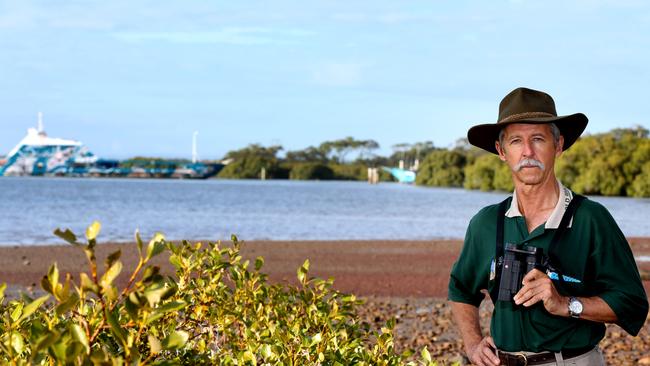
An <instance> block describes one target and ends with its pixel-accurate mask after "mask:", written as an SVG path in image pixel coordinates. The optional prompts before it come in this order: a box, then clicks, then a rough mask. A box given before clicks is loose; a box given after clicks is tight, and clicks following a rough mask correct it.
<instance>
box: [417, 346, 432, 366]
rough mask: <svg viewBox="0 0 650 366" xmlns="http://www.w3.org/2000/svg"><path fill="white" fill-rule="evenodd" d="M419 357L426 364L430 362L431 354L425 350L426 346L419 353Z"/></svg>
mask: <svg viewBox="0 0 650 366" xmlns="http://www.w3.org/2000/svg"><path fill="white" fill-rule="evenodd" d="M420 355H421V356H422V359H424V360H425V361H426V362H427V363H430V362H431V354H430V353H429V350H428V349H427V347H426V346H424V348H422V352H421V353H420Z"/></svg>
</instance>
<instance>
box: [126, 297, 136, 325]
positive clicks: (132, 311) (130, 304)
mask: <svg viewBox="0 0 650 366" xmlns="http://www.w3.org/2000/svg"><path fill="white" fill-rule="evenodd" d="M132 296H133V297H134V298H135V299H137V297H136V295H135V294H134V293H131V294H130V295H129V296H128V297H127V298H126V299H124V308H125V309H126V312H127V313H128V314H129V316H130V317H131V320H133V321H134V322H137V321H138V310H139V305H138V303H135V302H134V301H133V300H132V299H131V297H132Z"/></svg>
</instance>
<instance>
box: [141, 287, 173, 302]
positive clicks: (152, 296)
mask: <svg viewBox="0 0 650 366" xmlns="http://www.w3.org/2000/svg"><path fill="white" fill-rule="evenodd" d="M170 291H173V289H172V288H171V287H170V286H167V285H165V284H164V283H162V282H158V283H155V284H153V285H152V286H151V287H149V288H148V289H146V290H145V291H144V293H143V295H144V297H145V298H146V299H147V302H148V303H149V306H151V307H154V306H156V304H158V303H159V302H160V300H161V299H162V298H163V297H165V295H167V293H168V292H170Z"/></svg>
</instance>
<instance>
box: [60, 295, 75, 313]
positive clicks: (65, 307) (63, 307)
mask: <svg viewBox="0 0 650 366" xmlns="http://www.w3.org/2000/svg"><path fill="white" fill-rule="evenodd" d="M78 303H79V295H77V293H76V292H73V293H71V294H70V297H68V299H67V300H66V301H65V302H63V303H61V304H59V305H57V307H56V314H57V315H63V314H65V313H66V312H68V311H69V310H70V309H72V308H73V307H75V306H77V304H78Z"/></svg>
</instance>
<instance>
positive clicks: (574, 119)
mask: <svg viewBox="0 0 650 366" xmlns="http://www.w3.org/2000/svg"><path fill="white" fill-rule="evenodd" d="M588 121H589V120H588V119H587V116H585V115H584V114H582V113H575V114H570V115H567V116H558V115H557V112H556V111H555V102H554V101H553V98H551V96H550V95H548V94H546V93H544V92H541V91H538V90H533V89H528V88H517V89H515V90H513V91H511V92H510V93H508V95H506V96H505V98H503V100H502V101H501V104H499V119H498V120H497V123H487V124H481V125H476V126H474V127H472V128H470V129H469V131H467V139H468V140H469V143H470V144H472V145H474V146H477V147H480V148H481V149H483V150H487V151H489V152H491V153H493V154H498V152H497V150H496V147H495V146H494V142H495V141H497V140H498V139H499V132H500V131H501V129H503V128H505V127H506V126H507V125H509V124H511V123H551V122H552V123H555V125H556V126H557V127H558V129H559V130H560V134H561V135H562V136H564V148H563V149H564V150H566V149H568V148H569V147H571V145H573V143H574V142H576V140H577V139H578V137H580V135H581V134H582V131H584V130H585V127H587V122H588Z"/></svg>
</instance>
